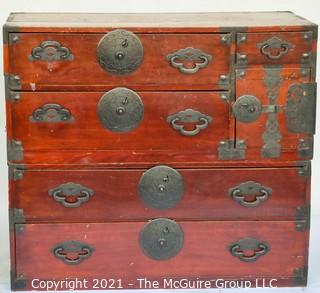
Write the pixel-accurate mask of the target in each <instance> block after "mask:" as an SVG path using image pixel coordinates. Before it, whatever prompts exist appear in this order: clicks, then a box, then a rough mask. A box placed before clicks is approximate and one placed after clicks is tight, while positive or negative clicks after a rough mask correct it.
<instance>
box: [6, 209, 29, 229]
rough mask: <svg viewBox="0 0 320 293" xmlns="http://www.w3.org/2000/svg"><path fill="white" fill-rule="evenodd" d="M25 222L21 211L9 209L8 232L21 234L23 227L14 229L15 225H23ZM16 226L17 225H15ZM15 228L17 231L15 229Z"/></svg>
mask: <svg viewBox="0 0 320 293" xmlns="http://www.w3.org/2000/svg"><path fill="white" fill-rule="evenodd" d="M25 222H26V218H25V216H24V211H23V209H17V208H10V209H9V225H10V232H14V231H15V230H16V232H19V233H20V232H22V231H23V227H24V225H21V226H20V227H16V226H15V225H16V224H24V223H25ZM17 226H18V225H17ZM15 228H17V229H15Z"/></svg>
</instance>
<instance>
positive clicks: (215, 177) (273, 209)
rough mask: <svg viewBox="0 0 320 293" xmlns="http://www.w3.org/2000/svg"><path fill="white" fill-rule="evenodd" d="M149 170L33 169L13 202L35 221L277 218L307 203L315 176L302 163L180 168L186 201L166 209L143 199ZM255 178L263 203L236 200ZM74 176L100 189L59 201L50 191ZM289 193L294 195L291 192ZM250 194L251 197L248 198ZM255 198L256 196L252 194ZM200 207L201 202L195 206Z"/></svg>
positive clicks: (290, 216) (20, 182) (290, 215)
mask: <svg viewBox="0 0 320 293" xmlns="http://www.w3.org/2000/svg"><path fill="white" fill-rule="evenodd" d="M144 171H145V170H122V171H121V170H109V171H106V170H65V171H60V170H55V171H53V170H32V171H25V172H24V175H23V179H21V180H17V181H16V182H15V184H14V186H13V189H12V195H11V196H12V202H11V204H12V206H14V207H16V208H19V209H23V211H24V216H25V217H26V219H27V220H30V221H41V222H44V221H45V222H47V221H50V222H51V221H76V222H86V221H89V222H90V221H106V220H112V221H119V220H120V221H124V220H138V219H140V220H145V219H149V218H155V217H169V218H174V219H180V220H181V219H188V220H200V219H201V220H204V219H207V220H267V219H268V220H276V219H295V217H296V213H297V208H298V207H299V206H305V205H306V190H307V188H308V185H309V184H310V182H309V178H307V177H304V176H300V175H298V170H297V168H261V169H254V168H246V169H240V168H239V169H199V170H196V169H194V170H192V169H191V170H190V169H182V170H180V169H179V170H178V171H179V172H180V174H181V175H182V177H183V180H184V184H185V192H184V195H183V198H182V199H181V201H180V202H179V203H178V204H177V205H176V206H175V207H174V208H170V209H166V210H157V209H153V208H150V207H148V206H147V205H145V204H144V203H143V201H142V200H141V199H140V197H139V194H138V191H137V190H138V184H139V180H140V178H141V176H142V175H143V173H144ZM247 181H255V182H257V183H260V184H262V185H263V186H265V187H268V188H271V189H272V192H271V194H270V197H269V199H268V200H266V201H264V202H261V203H260V205H259V206H257V207H252V208H248V207H243V206H241V205H240V204H239V203H237V202H235V201H234V200H233V199H232V198H231V196H230V194H229V189H230V188H234V187H236V186H238V185H239V184H241V183H243V182H247ZM67 182H73V183H77V184H81V185H83V186H85V187H87V188H90V189H92V190H94V195H93V196H92V197H91V198H90V200H89V201H88V202H86V203H83V204H82V205H81V206H80V207H77V208H66V207H64V206H62V205H61V204H60V203H57V202H56V201H54V199H53V198H52V197H51V196H49V194H48V191H49V190H50V189H52V188H55V187H58V186H60V185H61V184H63V183H67ZM288 194H289V195H290V196H288ZM246 199H247V200H250V198H249V197H247V198H246ZM251 200H254V198H253V197H251ZM195 207H196V208H195Z"/></svg>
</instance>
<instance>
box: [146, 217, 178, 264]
mask: <svg viewBox="0 0 320 293" xmlns="http://www.w3.org/2000/svg"><path fill="white" fill-rule="evenodd" d="M183 243H184V233H183V230H182V229H181V227H180V225H179V224H177V223H176V222H175V221H173V220H169V219H165V218H159V219H155V220H153V221H151V222H149V223H148V224H147V225H146V226H145V227H144V228H143V229H142V230H141V232H140V247H141V249H142V251H143V252H144V254H145V255H147V256H148V257H150V258H152V259H155V260H166V259H170V258H172V257H174V256H176V255H177V254H178V253H179V252H180V250H181V249H182V247H183Z"/></svg>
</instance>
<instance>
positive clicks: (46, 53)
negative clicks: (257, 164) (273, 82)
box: [9, 33, 230, 91]
mask: <svg viewBox="0 0 320 293" xmlns="http://www.w3.org/2000/svg"><path fill="white" fill-rule="evenodd" d="M130 34H131V33H130ZM104 36H105V35H104V34H94V33H93V34H69V33H65V34H63V33H62V34H55V33H41V34H39V33H20V34H11V35H10V38H11V39H15V38H17V39H18V41H16V42H14V43H13V44H12V45H11V46H10V48H9V55H10V63H9V68H10V72H11V73H12V74H14V75H18V76H19V78H20V80H19V81H18V83H14V82H13V83H12V84H11V85H9V86H11V88H13V89H23V90H33V91H34V90H46V89H50V90H58V91H61V90H74V89H78V90H87V89H89V88H90V89H91V90H92V89H96V90H106V89H110V88H113V87H115V86H130V87H131V88H133V89H136V90H137V89H142V88H143V89H227V88H229V72H230V69H229V63H230V42H229V41H228V40H229V37H230V35H229V34H154V33H151V34H137V35H136V37H137V38H138V41H135V40H133V39H132V38H131V37H130V35H126V34H125V35H123V34H120V35H119V36H112V37H111V38H110V39H109V40H110V41H111V44H113V47H112V48H111V49H110V48H109V47H103V48H102V49H101V50H102V51H103V52H104V53H105V54H108V52H109V51H110V50H114V51H115V54H118V53H117V52H120V53H121V52H122V53H121V54H123V55H122V58H120V59H121V60H120V61H119V60H117V59H116V58H115V56H113V55H112V54H111V53H110V54H111V55H110V56H109V55H108V56H107V57H108V58H109V59H110V58H111V60H112V62H111V61H110V63H111V64H110V66H114V67H115V68H118V67H117V66H118V65H119V67H120V68H121V69H123V68H126V66H125V65H124V64H126V62H127V63H128V64H129V65H130V68H131V67H132V66H136V68H135V70H133V71H132V72H124V71H121V70H120V71H113V72H110V71H107V70H104V69H103V67H102V66H100V64H99V62H98V60H100V57H99V56H100V55H99V53H97V46H98V44H99V42H100V40H101V39H102V38H103V37H104ZM139 42H140V43H141V48H140V50H138V49H137V48H136V45H137V44H138V43H139ZM114 46H115V47H114ZM118 47H119V49H116V48H118ZM109 49H110V50H109ZM108 50H109V51H108ZM117 50H118V51H117ZM181 50H182V51H181ZM32 52H33V53H32ZM112 52H113V51H112ZM97 54H98V56H97ZM140 55H141V60H140V61H139V62H138V61H137V60H135V58H136V57H137V56H140ZM128 58H129V59H128ZM130 58H131V59H130ZM109 59H108V60H109ZM113 59H114V60H113ZM108 60H104V62H105V63H109V61H108ZM119 62H120V63H119ZM117 64H118V65H117Z"/></svg>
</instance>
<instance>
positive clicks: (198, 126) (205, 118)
mask: <svg viewBox="0 0 320 293" xmlns="http://www.w3.org/2000/svg"><path fill="white" fill-rule="evenodd" d="M211 121H212V117H211V116H209V115H205V114H202V113H200V112H199V111H195V110H192V109H186V110H184V111H180V112H178V113H175V114H172V115H170V116H168V117H167V122H168V123H170V124H171V126H172V128H173V129H175V130H178V131H179V132H180V133H181V134H182V135H185V136H194V135H197V134H198V133H199V132H200V131H201V130H202V129H205V128H207V127H208V125H209V124H210V123H211ZM186 123H189V124H190V123H191V124H194V129H193V130H186V129H185V125H184V124H186Z"/></svg>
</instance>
